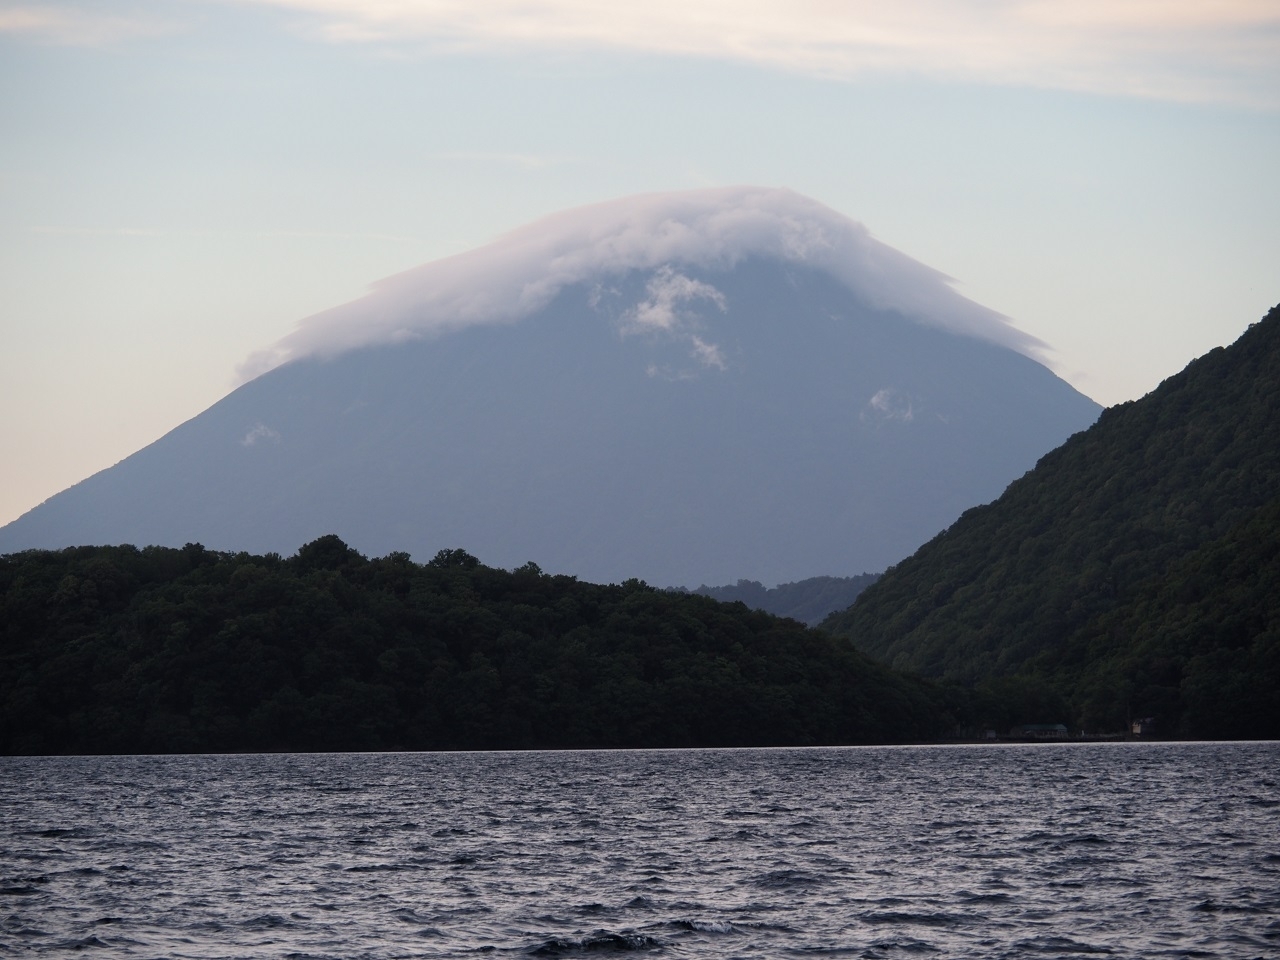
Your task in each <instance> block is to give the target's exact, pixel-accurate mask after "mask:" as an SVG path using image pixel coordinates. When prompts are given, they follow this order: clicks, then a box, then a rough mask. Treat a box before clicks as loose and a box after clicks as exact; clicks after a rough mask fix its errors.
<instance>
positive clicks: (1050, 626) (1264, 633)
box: [824, 307, 1280, 737]
mask: <svg viewBox="0 0 1280 960" xmlns="http://www.w3.org/2000/svg"><path fill="white" fill-rule="evenodd" d="M1278 552H1280V307H1277V308H1275V309H1273V310H1272V311H1271V312H1270V313H1269V314H1268V315H1267V316H1266V318H1264V319H1263V320H1262V321H1261V322H1259V323H1256V324H1253V325H1252V326H1251V327H1250V328H1249V330H1248V331H1247V332H1246V333H1245V334H1244V335H1243V336H1241V337H1240V339H1239V340H1237V341H1236V343H1234V344H1233V345H1232V346H1230V347H1228V348H1225V349H1223V348H1219V349H1216V350H1213V351H1212V352H1210V353H1209V354H1207V355H1205V356H1203V357H1201V358H1199V359H1198V360H1195V361H1194V362H1192V363H1191V364H1190V365H1189V366H1188V367H1187V368H1186V369H1185V370H1184V371H1182V372H1181V373H1180V374H1178V375H1176V376H1174V377H1170V378H1169V379H1168V380H1166V381H1165V382H1164V383H1162V384H1161V385H1160V387H1159V388H1158V389H1156V390H1155V391H1153V392H1152V393H1151V394H1149V395H1148V396H1146V397H1144V398H1142V399H1141V400H1137V401H1134V402H1132V403H1126V404H1122V405H1120V406H1117V407H1113V408H1111V409H1109V410H1107V411H1105V412H1104V413H1103V414H1102V417H1101V418H1100V419H1099V420H1098V422H1097V424H1096V425H1094V426H1093V427H1092V428H1091V429H1089V430H1088V431H1086V432H1084V433H1081V434H1077V435H1076V436H1074V437H1072V438H1071V439H1070V440H1069V441H1067V442H1066V443H1065V444H1063V446H1061V447H1059V448H1058V449H1057V450H1054V451H1053V452H1052V453H1050V454H1048V455H1047V456H1045V457H1044V458H1043V459H1042V460H1041V461H1040V462H1039V464H1038V465H1037V466H1036V469H1035V470H1034V471H1032V472H1031V473H1029V474H1027V475H1026V476H1025V477H1023V478H1022V479H1020V480H1018V481H1016V482H1015V483H1013V484H1012V485H1011V486H1010V487H1009V489H1008V490H1007V491H1006V492H1005V494H1004V495H1003V496H1002V497H1000V499H999V500H997V501H996V502H995V503H992V504H989V505H987V506H984V507H978V508H975V509H973V510H970V511H968V512H966V513H965V514H964V515H963V516H962V517H961V518H960V519H959V520H958V521H956V523H955V524H954V525H953V526H952V527H951V528H950V529H948V530H947V531H945V532H944V533H942V534H939V535H938V536H937V537H935V538H934V539H933V540H932V541H930V542H929V543H928V544H926V545H925V546H924V547H922V548H921V549H920V550H919V551H917V552H916V553H915V554H914V555H913V556H912V557H910V558H909V559H907V560H905V561H903V562H902V563H901V564H899V565H898V566H897V567H894V568H891V569H890V570H889V571H888V572H886V573H885V575H884V577H883V578H882V579H881V580H880V581H879V582H878V583H877V584H875V586H873V587H871V588H870V589H868V590H867V591H866V592H865V593H864V594H863V595H862V596H861V597H860V598H859V599H858V602H857V603H856V604H854V606H853V607H852V608H851V609H849V610H847V611H844V612H842V613H838V614H833V615H832V616H831V617H830V618H828V619H827V620H826V621H825V623H824V627H825V628H826V629H828V630H830V631H832V632H833V633H835V634H837V635H840V636H844V637H849V638H852V639H853V641H854V643H855V644H856V645H857V646H858V647H859V648H860V649H862V650H864V651H867V652H868V653H871V654H872V655H874V656H876V657H879V658H881V659H883V660H884V661H886V662H887V663H890V664H892V665H893V666H894V667H896V668H899V669H909V670H916V671H920V672H921V673H923V674H925V675H926V676H931V677H936V678H943V679H946V680H952V681H960V682H964V683H970V684H972V683H980V682H984V681H987V682H989V681H991V680H992V678H1001V677H1005V678H1008V677H1021V678H1024V679H1025V680H1026V682H1027V683H1029V684H1033V685H1034V684H1040V685H1041V686H1042V687H1043V686H1045V685H1047V687H1048V689H1050V690H1051V691H1056V692H1057V693H1060V694H1061V695H1062V696H1063V697H1065V699H1066V700H1067V702H1068V704H1069V706H1070V709H1071V710H1073V711H1074V719H1075V721H1076V722H1078V723H1080V724H1082V725H1084V726H1085V727H1087V728H1089V729H1097V730H1108V729H1119V728H1121V727H1122V726H1123V725H1124V724H1125V722H1126V721H1128V720H1129V719H1131V718H1142V717H1155V718H1156V721H1157V730H1159V731H1161V732H1163V733H1164V734H1165V735H1187V736H1205V737H1276V736H1280V558H1278V556H1277V554H1278ZM1002 683H1003V690H1004V692H1005V693H1006V694H1007V693H1008V690H1009V686H1008V683H1007V682H1003V681H1002ZM1028 719H1031V718H1028Z"/></svg>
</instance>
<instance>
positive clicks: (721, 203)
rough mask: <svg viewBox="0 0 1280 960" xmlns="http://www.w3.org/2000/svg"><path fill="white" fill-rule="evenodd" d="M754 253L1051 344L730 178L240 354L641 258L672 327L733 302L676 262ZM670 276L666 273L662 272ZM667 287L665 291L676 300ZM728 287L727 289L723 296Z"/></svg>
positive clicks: (638, 262) (859, 232)
mask: <svg viewBox="0 0 1280 960" xmlns="http://www.w3.org/2000/svg"><path fill="white" fill-rule="evenodd" d="M752 256H762V257H774V258H778V259H781V260H784V261H787V262H790V263H795V264H801V265H805V266H809V267H814V268H816V269H820V270H825V271H827V272H829V273H830V274H832V275H833V276H834V277H835V278H836V279H838V280H839V281H841V282H842V283H844V284H845V285H846V286H847V287H848V288H849V289H850V290H852V291H854V292H855V293H857V294H858V295H859V296H860V297H861V298H862V299H863V300H864V301H865V302H867V303H868V304H869V305H871V306H873V307H877V308H881V309H887V310H894V311H898V312H900V313H902V314H903V315H905V316H907V317H910V318H912V319H914V320H916V321H918V322H921V323H925V324H929V325H933V326H939V327H942V328H944V329H948V330H952V331H955V332H958V333H963V334H966V335H969V336H975V337H980V338H983V339H987V340H991V341H993V342H996V343H1000V344H1003V345H1005V346H1008V347H1011V348H1013V349H1015V350H1019V351H1022V352H1024V353H1027V354H1029V355H1035V354H1036V352H1037V351H1038V350H1039V349H1041V348H1042V347H1043V346H1044V344H1042V343H1041V342H1040V341H1039V340H1037V339H1035V338H1034V337H1031V336H1029V335H1028V334H1025V333H1023V332H1021V331H1019V330H1018V329H1016V328H1015V327H1013V326H1011V325H1010V324H1009V322H1008V321H1007V320H1006V319H1005V318H1004V317H1002V316H1000V315H999V314H997V313H995V312H993V311H991V310H988V309H987V308H986V307H982V306H979V305H978V304H976V303H973V302H972V301H970V300H967V299H965V298H964V297H962V296H960V294H958V293H956V292H955V291H954V290H953V289H952V288H951V286H950V281H949V279H948V278H947V277H945V276H943V275H942V274H941V273H939V272H938V271H936V270H934V269H932V268H930V267H927V266H925V265H924V264H922V263H919V262H917V261H915V260H912V259H911V258H910V257H908V256H906V255H905V254H902V253H899V252H898V251H897V250H894V249H893V248H892V247H889V246H886V245H885V244H883V243H881V242H879V241H878V240H876V239H874V238H873V237H872V236H871V234H870V233H869V232H868V231H867V229H866V227H864V226H862V224H860V223H856V222H855V221H853V220H850V219H849V218H848V217H845V216H842V215H841V214H839V213H836V212H835V211H834V210H832V209H830V208H829V207H825V206H823V205H822V204H820V203H818V202H817V201H815V200H810V199H809V198H807V197H803V196H800V195H799V194H797V193H794V192H792V191H790V190H780V189H771V188H763V187H723V188H717V189H709V190H691V191H683V192H678V193H655V194H644V195H641V196H636V197H628V198H625V199H622V200H614V201H610V202H608V203H600V204H595V205H592V206H587V207H579V208H577V209H573V210H566V211H563V212H561V213H557V214H553V215H552V216H549V217H545V218H543V219H541V220H538V221H535V222H534V223H531V224H529V225H527V226H525V227H521V228H520V229H518V230H514V231H512V232H511V233H508V234H506V235H505V236H503V237H500V238H499V239H498V240H496V241H494V242H493V243H491V244H489V245H488V246H485V247H481V248H479V249H477V250H472V251H469V252H467V253H462V254H458V255H457V256H453V257H447V258H445V259H443V260H436V261H433V262H431V263H427V264H424V265H422V266H420V267H416V268H414V269H412V270H408V271H406V272H404V273H401V274H397V275H395V276H392V277H388V278H387V279H385V280H382V281H380V282H378V283H377V284H375V285H374V286H373V288H372V290H371V292H370V293H369V294H368V295H366V296H365V297H362V298H361V299H359V300H355V301H352V302H351V303H347V304H343V305H342V306H338V307H334V308H332V309H330V310H326V311H324V312H322V313H318V314H316V315H315V316H312V317H309V318H307V319H306V320H303V321H302V322H301V323H300V324H299V325H298V329H297V330H295V331H294V332H293V333H291V334H289V335H288V336H286V337H285V338H284V339H282V340H280V341H279V342H278V343H276V344H275V345H274V346H273V347H271V348H269V349H268V350H265V351H262V352H260V353H257V354H255V355H253V356H252V357H250V358H249V359H248V360H246V362H245V363H244V364H243V365H242V366H241V368H240V373H241V375H242V376H244V377H245V378H249V377H253V376H257V375H258V374H261V373H264V372H265V371H266V370H269V369H270V368H272V367H274V366H277V365H278V364H280V363H284V362H286V361H288V360H291V359H294V358H297V357H303V356H311V355H322V356H323V355H335V354H338V353H342V352H344V351H346V350H350V349H354V348H356V347H361V346H366V345H370V344H376V343H393V342H399V341H403V340H406V339H411V338H415V337H421V336H431V335H434V334H438V333H442V332H445V331H448V330H456V329H459V328H462V327H466V326H470V325H472V324H477V323H509V322H513V321H516V320H519V319H521V318H523V317H526V316H528V315H529V314H531V313H533V312H535V311H537V310H539V309H541V308H542V307H544V306H546V305H547V304H548V303H550V302H551V300H552V299H553V298H554V297H555V296H556V295H557V294H558V293H560V291H562V290H563V289H565V288H566V287H568V286H571V285H573V284H576V283H580V282H584V281H593V282H597V283H598V282H600V281H602V280H604V279H607V278H608V277H610V276H620V275H622V274H624V273H626V272H628V271H631V270H655V271H658V272H657V273H656V274H655V281H656V282H657V283H658V286H657V287H651V289H650V300H649V301H646V302H647V303H650V304H651V310H650V311H649V312H647V313H646V314H645V316H644V319H643V321H641V320H640V317H639V315H637V317H636V318H634V319H635V321H636V322H644V323H648V324H651V325H654V326H660V325H661V324H662V323H664V322H666V317H665V314H664V312H663V311H664V310H666V309H668V308H671V309H674V308H675V305H676V304H677V302H678V301H679V298H680V297H681V296H685V297H686V298H688V297H691V298H694V299H698V298H702V299H708V300H710V302H712V303H715V304H716V305H717V306H719V307H723V306H724V304H723V297H721V295H720V294H719V291H716V290H715V289H714V288H712V287H709V286H708V285H705V284H702V283H700V282H699V281H695V280H692V279H690V278H688V277H684V276H682V275H680V274H679V273H678V272H676V271H675V270H674V269H670V272H664V271H663V269H662V268H671V267H672V265H676V264H680V265H688V266H690V267H693V268H704V269H728V268H731V267H733V266H734V265H735V264H737V263H738V262H740V261H742V260H743V259H746V258H748V257H752ZM664 277H665V278H666V279H665V280H664V279H663V278H664ZM664 298H665V299H664ZM717 298H719V299H717Z"/></svg>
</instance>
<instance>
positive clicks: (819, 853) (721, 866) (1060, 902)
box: [0, 742, 1280, 960]
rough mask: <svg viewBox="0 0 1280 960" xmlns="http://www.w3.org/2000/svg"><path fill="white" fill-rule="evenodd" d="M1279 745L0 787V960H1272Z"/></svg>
mask: <svg viewBox="0 0 1280 960" xmlns="http://www.w3.org/2000/svg"><path fill="white" fill-rule="evenodd" d="M1278 784H1280V744H1278V743H1274V742H1271V743H1195V744H1164V743H1107V744H1101V743H1100V744H1036V745H990V746H987V745H981V746H977V745H975V746H936V747H935V746H927V747H880V748H875V747H873V748H867V747H858V748H828V749H771V750H686V751H585V752H555V753H550V752H546V753H544V752H535V753H454V754H439V753H437V754H321V755H296V754H295V755H253V756H176V757H71V758H48V757H44V758H28V757H7V758H0V829H2V833H0V843H2V847H0V955H14V956H27V955H30V956H61V955H64V954H66V953H68V952H71V951H75V950H85V951H87V952H88V955H91V956H97V957H115V956H121V957H142V958H153V957H170V958H180V957H281V958H284V957H288V958H298V960H303V958H399V957H458V956H466V955H470V954H473V953H489V952H496V953H499V954H515V955H535V956H579V955H593V954H597V953H603V954H609V953H622V952H638V953H641V954H646V955H652V956H654V957H714V958H720V957H724V958H728V957H791V956H796V957H810V956H843V957H866V958H898V957H929V958H950V957H995V958H998V957H1009V958H1013V957H1041V956H1043V957H1054V958H1064V957H1075V956H1081V957H1083V956H1090V957H1096V956H1099V955H1109V956H1114V957H1141V958H1148V957H1150V958H1155V957H1162V958H1165V957H1224V958H1227V957H1229V958H1246V957H1276V956H1280V790H1278V789H1277V787H1278Z"/></svg>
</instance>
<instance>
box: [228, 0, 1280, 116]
mask: <svg viewBox="0 0 1280 960" xmlns="http://www.w3.org/2000/svg"><path fill="white" fill-rule="evenodd" d="M234 2H241V3H254V4H258V5H265V6H271V7H276V8H285V9H289V10H293V11H296V12H298V13H300V14H303V15H305V16H306V19H305V20H304V21H303V22H304V23H305V24H306V25H307V28H308V29H310V30H311V31H312V32H314V33H315V34H316V35H317V36H319V37H322V38H324V39H326V40H328V41H331V42H336V43H366V44H369V43H377V44H394V45H397V46H400V47H403V46H405V45H406V44H408V45H415V44H416V45H422V46H426V47H427V48H428V49H430V50H432V51H440V50H457V51H474V50H485V51H491V50H498V51H500V52H501V51H510V50H512V49H530V48H533V49H557V50H564V49H579V50H581V49H588V50H589V49H605V50H608V49H615V50H630V51H635V52H640V53H656V54H662V55H679V56H690V57H703V58H712V59H719V60H732V61H745V62H748V63H755V64H759V65H764V66H772V67H777V68H781V69H786V70H793V71H797V72H802V73H807V74H811V75H819V76H829V77H840V78H849V77H855V76H858V75H861V74H865V73H868V72H885V71H889V72H907V73H915V74H925V75H930V76H935V77H942V78H945V79H960V80H965V81H975V82H984V83H1000V84H1019V85H1021V84H1027V85H1032V86H1041V87H1054V88H1065V89H1070V90H1081V91H1088V92H1094V93H1104V94H1121V95H1129V96H1143V97H1155V98H1163V99H1174V100H1189V101H1212V100H1225V101H1232V102H1243V103H1252V104H1261V105H1266V106H1270V107H1276V106H1280V4H1277V3H1276V2H1275V0H1217V2H1207V0H898V2H896V3H884V2H881V0H843V2H841V3H832V2H831V0H650V2H648V3H643V4H601V3H598V2H595V0H484V2H480V3H477V2H475V0H234Z"/></svg>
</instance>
